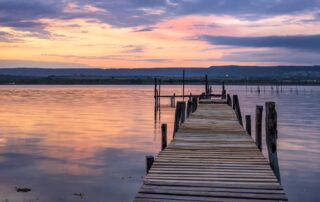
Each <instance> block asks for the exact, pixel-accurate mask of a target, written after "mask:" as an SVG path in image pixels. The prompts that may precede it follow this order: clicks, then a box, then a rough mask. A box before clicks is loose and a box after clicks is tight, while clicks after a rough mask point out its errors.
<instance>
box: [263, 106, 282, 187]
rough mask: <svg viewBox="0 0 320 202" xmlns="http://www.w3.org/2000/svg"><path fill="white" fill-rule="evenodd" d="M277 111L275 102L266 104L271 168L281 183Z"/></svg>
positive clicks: (267, 137) (267, 140)
mask: <svg viewBox="0 0 320 202" xmlns="http://www.w3.org/2000/svg"><path fill="white" fill-rule="evenodd" d="M277 138H278V130H277V111H276V105H275V103H274V102H266V144H267V149H268V156H269V163H270V166H271V168H272V170H273V172H274V174H275V175H276V177H277V178H278V180H279V182H280V170H279V163H278V154H277Z"/></svg>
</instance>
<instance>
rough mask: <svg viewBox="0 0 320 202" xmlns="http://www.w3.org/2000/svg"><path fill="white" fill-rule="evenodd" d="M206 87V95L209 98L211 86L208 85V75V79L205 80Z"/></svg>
mask: <svg viewBox="0 0 320 202" xmlns="http://www.w3.org/2000/svg"><path fill="white" fill-rule="evenodd" d="M205 82H206V83H205V85H206V87H205V95H206V96H207V95H208V93H209V85H208V75H207V74H206V78H205Z"/></svg>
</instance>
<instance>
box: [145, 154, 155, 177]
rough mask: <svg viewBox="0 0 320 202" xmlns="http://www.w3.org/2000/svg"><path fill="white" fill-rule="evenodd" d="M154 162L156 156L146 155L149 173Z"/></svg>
mask: <svg viewBox="0 0 320 202" xmlns="http://www.w3.org/2000/svg"><path fill="white" fill-rule="evenodd" d="M153 162H154V157H153V156H146V173H147V174H148V173H149V170H150V169H151V167H152V164H153Z"/></svg>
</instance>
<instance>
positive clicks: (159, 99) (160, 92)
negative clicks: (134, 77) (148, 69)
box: [158, 80, 161, 105]
mask: <svg viewBox="0 0 320 202" xmlns="http://www.w3.org/2000/svg"><path fill="white" fill-rule="evenodd" d="M158 94H159V96H158V98H159V100H158V104H159V105H160V101H161V100H160V99H161V80H159V92H158Z"/></svg>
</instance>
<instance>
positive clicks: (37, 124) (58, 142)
mask: <svg viewBox="0 0 320 202" xmlns="http://www.w3.org/2000/svg"><path fill="white" fill-rule="evenodd" d="M214 89H216V90H219V91H220V88H219V87H217V86H216V87H214ZM284 89H285V91H284V92H282V93H279V94H277V93H275V92H273V93H272V92H271V90H270V87H269V86H267V87H266V88H265V91H264V89H263V88H261V93H260V95H258V93H257V92H256V87H250V86H248V87H245V86H230V87H227V90H228V93H231V94H234V93H236V94H238V95H239V99H240V105H241V110H242V113H243V115H245V114H251V115H252V119H254V113H255V111H254V110H255V105H257V104H262V105H263V104H264V102H265V101H275V102H276V104H277V110H278V116H279V122H278V123H279V126H278V130H279V139H278V150H279V151H278V156H279V161H280V162H279V164H280V169H281V180H282V184H283V185H284V188H285V191H286V192H287V194H288V197H289V199H290V201H319V200H320V193H319V191H318V190H319V188H320V124H319V123H320V107H319V103H320V87H308V86H299V87H285V88H284ZM178 91H181V87H180V86H170V87H164V88H162V94H168V93H170V94H171V93H173V92H178ZM186 91H187V92H192V93H194V94H195V93H200V92H202V91H203V86H188V87H187V88H186ZM153 104H154V103H153V86H0V202H4V201H6V202H16V201H17V202H18V201H19V202H20V201H23V202H25V201H30V202H31V201H45V202H56V201H61V202H64V201H71V202H73V201H90V202H99V201H101V202H102V201H103V202H104V201H131V200H132V199H133V197H134V195H135V193H136V192H137V190H138V189H139V187H140V186H141V183H142V177H143V176H144V174H145V167H144V157H145V155H150V154H157V153H158V152H159V150H160V141H159V140H160V138H159V134H160V130H159V127H160V124H161V123H168V127H169V128H168V129H169V134H172V123H173V118H174V117H173V115H174V109H172V108H170V107H169V100H166V99H164V100H162V102H161V104H162V107H161V113H160V116H159V114H158V115H157V117H156V119H155V115H154V105H153ZM253 134H254V132H253ZM169 136H170V135H169ZM264 153H265V154H266V152H265V151H264ZM15 186H18V187H29V188H31V189H32V191H31V192H28V193H17V192H16V191H15ZM75 193H83V194H84V198H83V199H81V198H80V197H79V196H78V195H74V194H75Z"/></svg>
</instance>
